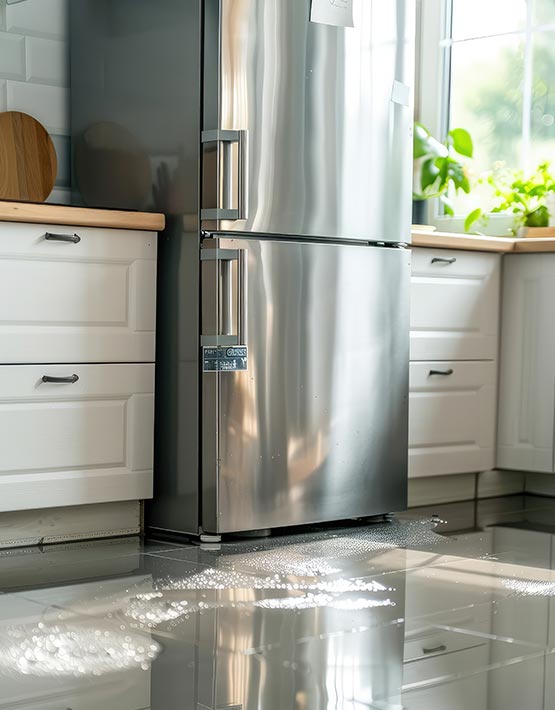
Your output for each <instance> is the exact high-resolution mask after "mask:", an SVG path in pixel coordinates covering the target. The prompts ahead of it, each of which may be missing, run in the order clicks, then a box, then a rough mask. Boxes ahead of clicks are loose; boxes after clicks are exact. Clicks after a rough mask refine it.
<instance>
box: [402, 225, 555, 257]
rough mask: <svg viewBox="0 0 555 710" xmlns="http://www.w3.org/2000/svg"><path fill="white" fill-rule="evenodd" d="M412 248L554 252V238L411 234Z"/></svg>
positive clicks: (441, 233)
mask: <svg viewBox="0 0 555 710" xmlns="http://www.w3.org/2000/svg"><path fill="white" fill-rule="evenodd" d="M411 246H413V247H432V248H436V249H462V250H466V251H492V252H498V253H500V254H507V253H519V254H521V253H530V252H545V253H548V252H555V238H550V237H545V238H543V237H542V238H537V239H534V238H526V237H525V238H523V239H515V238H510V237H476V236H474V235H471V234H455V233H450V232H425V231H418V230H414V231H413V232H412V244H411Z"/></svg>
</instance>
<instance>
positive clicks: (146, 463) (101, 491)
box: [0, 365, 154, 511]
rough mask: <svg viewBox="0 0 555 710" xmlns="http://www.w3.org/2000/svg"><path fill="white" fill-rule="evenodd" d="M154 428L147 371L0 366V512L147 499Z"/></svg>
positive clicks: (140, 367) (150, 372)
mask: <svg viewBox="0 0 555 710" xmlns="http://www.w3.org/2000/svg"><path fill="white" fill-rule="evenodd" d="M43 375H46V376H50V377H56V378H61V377H68V376H72V375H77V376H78V378H79V379H78V381H77V382H75V383H72V384H69V383H68V384H64V383H59V382H54V383H50V382H43V381H42V377H43ZM153 423H154V365H40V366H38V365H28V366H18V365H12V366H3V367H0V450H1V451H2V457H1V460H0V511H9V510H32V509H38V508H53V507H58V506H71V505H80V504H83V503H104V502H108V501H116V500H137V499H143V498H149V497H151V495H152V449H153V443H152V442H153Z"/></svg>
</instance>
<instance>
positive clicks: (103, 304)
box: [0, 222, 156, 363]
mask: <svg viewBox="0 0 555 710" xmlns="http://www.w3.org/2000/svg"><path fill="white" fill-rule="evenodd" d="M49 235H50V237H51V238H49ZM155 236H156V235H153V234H152V233H150V232H143V231H135V230H125V229H99V228H87V227H83V228H82V227H78V226H75V227H67V226H59V225H45V224H43V225H41V224H14V223H9V222H3V223H0V361H1V362H3V363H28V362H35V361H37V358H39V361H40V362H53V363H56V362H153V361H154V345H155V343H154V338H155V306H156V239H155ZM59 240H61V241H59Z"/></svg>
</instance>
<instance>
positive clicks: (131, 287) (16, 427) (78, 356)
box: [0, 207, 157, 707]
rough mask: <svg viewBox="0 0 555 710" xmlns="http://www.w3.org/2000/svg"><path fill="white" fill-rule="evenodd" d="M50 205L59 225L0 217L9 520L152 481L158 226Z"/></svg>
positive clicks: (1, 478) (1, 460)
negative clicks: (151, 227) (146, 226)
mask: <svg viewBox="0 0 555 710" xmlns="http://www.w3.org/2000/svg"><path fill="white" fill-rule="evenodd" d="M37 209H40V208H37ZM53 209H54V212H55V213H56V214H57V215H59V219H60V221H61V222H63V224H59V223H58V224H56V223H54V219H52V221H48V219H47V220H46V221H45V222H42V223H39V222H36V221H35V220H36V218H37V215H36V210H35V211H33V210H31V212H33V214H30V221H29V222H12V221H9V217H8V218H7V221H0V451H1V452H2V454H1V456H0V512H10V525H11V526H15V527H16V528H17V521H16V520H14V515H13V514H14V513H17V512H21V513H22V514H23V512H24V511H34V510H37V511H39V510H42V509H54V508H55V509H63V510H67V511H70V513H68V514H69V515H72V516H74V515H75V509H76V507H77V506H80V505H83V504H87V505H90V504H99V505H100V504H105V503H114V502H118V501H119V502H123V501H139V500H144V499H146V498H151V497H152V489H153V480H152V477H153V441H154V358H155V325H156V253H157V235H156V233H155V232H152V231H145V230H142V229H134V228H133V229H127V228H125V215H124V214H122V213H116V212H114V213H113V215H114V219H113V221H114V224H117V225H118V228H113V227H107V226H80V220H81V219H82V220H83V222H84V223H85V224H87V225H96V224H106V222H107V221H108V222H109V221H110V220H109V219H108V218H107V216H106V214H103V213H100V212H97V211H96V210H80V209H77V208H51V207H45V208H44V211H45V216H47V215H52V214H53ZM110 214H112V213H110ZM19 216H20V215H19V214H18V215H17V217H19ZM73 217H75V224H72V219H73ZM146 217H147V216H146V215H143V218H144V219H143V221H144V222H145V224H148V223H149V221H148V219H146ZM129 220H130V226H131V223H132V226H136V225H137V224H140V223H141V219H140V215H138V216H137V215H135V216H133V215H130V216H129ZM119 225H123V226H122V227H121V228H120V227H119ZM43 378H46V381H45V380H43ZM46 519H51V517H50V518H48V517H47V518H45V520H46ZM87 521H88V517H87V516H85V517H84V518H83V525H82V529H81V530H78V531H76V534H78V535H80V536H82V535H83V534H86V533H87V532H89V533H90V534H91V535H94V534H95V532H94V531H95V529H96V528H95V527H94V526H93V527H92V528H91V527H90V522H87ZM45 525H46V523H45V522H44V521H43V522H42V529H44V528H45ZM87 526H89V527H87ZM39 527H40V525H39ZM61 527H62V528H64V526H63V525H62V526H61ZM45 532H46V530H45ZM48 532H49V533H51V535H50V537H51V536H52V535H54V537H55V534H56V530H48ZM0 707H1V706H0Z"/></svg>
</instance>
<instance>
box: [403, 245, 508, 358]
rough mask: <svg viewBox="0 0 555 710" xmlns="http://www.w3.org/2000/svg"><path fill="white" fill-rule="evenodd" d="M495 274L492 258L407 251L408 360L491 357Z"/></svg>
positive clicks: (495, 321) (495, 307)
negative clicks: (409, 267)
mask: <svg viewBox="0 0 555 710" xmlns="http://www.w3.org/2000/svg"><path fill="white" fill-rule="evenodd" d="M438 260H439V261H438ZM446 260H449V261H452V260H454V261H452V263H448V262H447V261H446ZM500 271H501V258H500V256H499V255H498V254H484V253H478V252H466V251H451V250H445V249H413V255H412V280H411V320H410V323H411V351H410V357H411V360H493V359H495V358H496V354H497V341H498V331H499V290H500Z"/></svg>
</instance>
